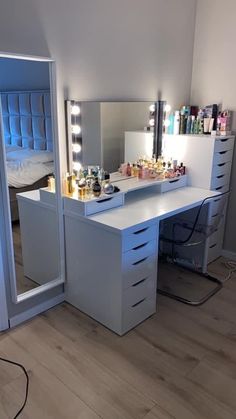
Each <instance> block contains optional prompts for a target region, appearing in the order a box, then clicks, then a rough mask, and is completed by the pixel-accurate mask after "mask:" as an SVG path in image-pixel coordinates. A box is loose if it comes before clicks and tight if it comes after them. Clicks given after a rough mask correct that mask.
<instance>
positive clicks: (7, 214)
mask: <svg viewBox="0 0 236 419" xmlns="http://www.w3.org/2000/svg"><path fill="white" fill-rule="evenodd" d="M0 58H13V59H19V60H29V61H41V62H42V61H43V62H48V63H49V77H50V96H51V110H52V112H51V113H52V134H53V140H54V157H55V178H56V191H57V193H56V198H57V199H56V203H57V215H58V228H59V242H60V243H59V255H60V276H59V278H56V279H55V280H53V281H51V282H49V283H46V284H43V285H40V286H39V287H37V288H34V289H32V290H29V291H27V292H24V293H22V294H20V295H17V286H16V270H15V260H14V248H13V237H12V228H11V210H10V199H9V189H8V182H7V171H6V155H5V147H4V140H3V139H4V132H3V123H2V109H1V102H0V112H1V115H0V118H1V123H0V125H1V127H0V128H1V132H0V135H1V137H2V138H0V165H1V167H2V171H3V178H4V179H3V182H2V192H3V196H4V197H5V200H3V206H4V208H3V210H4V218H5V229H6V238H7V242H6V247H7V255H8V267H9V281H10V289H11V297H12V301H13V303H15V304H17V303H20V302H22V301H24V300H27V299H29V298H31V297H34V296H36V295H39V294H42V293H44V292H46V291H48V290H50V289H52V288H55V287H57V286H58V285H61V284H64V282H65V248H64V222H63V203H62V194H61V176H60V155H59V138H58V118H57V90H56V86H57V85H56V63H55V61H54V60H53V59H51V58H45V57H35V56H29V55H18V54H11V53H4V52H0Z"/></svg>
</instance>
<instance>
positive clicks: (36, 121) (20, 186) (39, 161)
mask: <svg viewBox="0 0 236 419" xmlns="http://www.w3.org/2000/svg"><path fill="white" fill-rule="evenodd" d="M1 103H2V117H3V126H4V140H5V146H6V166H7V177H8V186H9V195H10V206H11V217H12V221H17V220H18V218H19V217H18V205H17V199H16V194H17V193H20V192H25V191H29V190H33V189H39V188H40V187H44V186H46V185H47V178H48V175H50V174H52V173H53V172H54V165H53V139H52V129H51V105H50V92H49V91H46V90H45V91H41V90H40V91H24V92H4V93H1Z"/></svg>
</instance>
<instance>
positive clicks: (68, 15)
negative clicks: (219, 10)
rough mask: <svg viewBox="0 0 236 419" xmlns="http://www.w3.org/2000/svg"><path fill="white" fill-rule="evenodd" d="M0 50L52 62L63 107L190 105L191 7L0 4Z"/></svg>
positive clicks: (81, 0) (128, 1) (97, 0)
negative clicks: (68, 102) (90, 103)
mask: <svg viewBox="0 0 236 419" xmlns="http://www.w3.org/2000/svg"><path fill="white" fill-rule="evenodd" d="M0 1H1V4H2V8H1V14H0V50H2V51H9V52H18V53H27V54H33V55H41V56H45V55H46V56H52V57H53V58H55V59H56V62H57V73H58V88H59V89H58V99H59V107H60V112H61V118H60V132H61V136H62V139H64V131H65V129H64V104H63V99H64V97H66V98H69V97H70V98H78V99H90V100H92V99H121V100H125V99H128V98H130V99H150V100H153V99H156V98H157V95H158V91H160V92H162V97H163V98H165V99H167V100H168V101H169V102H170V103H172V105H173V106H179V105H181V104H182V103H186V102H188V101H189V92H190V83H191V71H192V51H193V36H194V33H193V32H194V31H193V28H194V19H195V0H146V1H144V0H119V1H117V0H67V1H65V0H40V1H38V0H21V1H16V0H8V1H7V2H6V1H4V0H0Z"/></svg>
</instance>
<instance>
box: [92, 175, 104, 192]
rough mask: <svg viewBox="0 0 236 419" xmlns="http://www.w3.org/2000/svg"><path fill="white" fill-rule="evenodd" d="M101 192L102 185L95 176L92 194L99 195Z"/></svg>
mask: <svg viewBox="0 0 236 419" xmlns="http://www.w3.org/2000/svg"><path fill="white" fill-rule="evenodd" d="M101 192H102V187H101V185H100V183H99V181H98V177H96V178H95V181H94V183H93V194H94V196H96V197H98V196H100V195H101Z"/></svg>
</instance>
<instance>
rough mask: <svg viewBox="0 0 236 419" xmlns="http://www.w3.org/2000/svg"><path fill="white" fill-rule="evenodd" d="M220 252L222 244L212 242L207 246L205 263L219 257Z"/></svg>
mask: <svg viewBox="0 0 236 419" xmlns="http://www.w3.org/2000/svg"><path fill="white" fill-rule="evenodd" d="M221 252H222V244H221V243H212V244H211V245H210V246H209V248H208V257H207V263H211V262H213V260H215V259H217V258H218V257H220V256H221Z"/></svg>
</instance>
